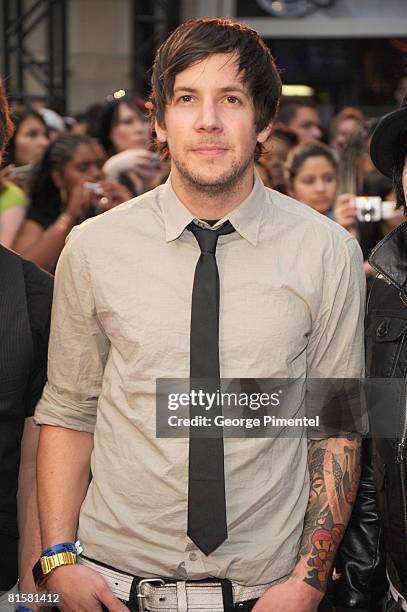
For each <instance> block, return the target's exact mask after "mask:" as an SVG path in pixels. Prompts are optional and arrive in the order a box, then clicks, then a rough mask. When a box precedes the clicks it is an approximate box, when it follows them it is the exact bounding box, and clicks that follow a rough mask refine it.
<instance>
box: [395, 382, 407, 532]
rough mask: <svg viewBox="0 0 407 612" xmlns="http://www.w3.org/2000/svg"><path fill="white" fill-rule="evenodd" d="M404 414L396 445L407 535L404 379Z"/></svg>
mask: <svg viewBox="0 0 407 612" xmlns="http://www.w3.org/2000/svg"><path fill="white" fill-rule="evenodd" d="M404 400H405V404H404V414H403V422H402V426H401V431H400V434H401V435H400V437H399V440H400V442H399V443H398V444H397V463H398V464H399V470H400V486H401V505H402V510H403V520H404V533H407V497H406V496H407V486H406V458H407V457H406V452H405V451H406V439H407V403H406V402H407V380H406V379H404Z"/></svg>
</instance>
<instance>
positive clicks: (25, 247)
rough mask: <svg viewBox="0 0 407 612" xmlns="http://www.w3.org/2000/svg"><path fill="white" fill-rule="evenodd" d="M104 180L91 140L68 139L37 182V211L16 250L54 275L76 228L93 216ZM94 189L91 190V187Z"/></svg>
mask: <svg viewBox="0 0 407 612" xmlns="http://www.w3.org/2000/svg"><path fill="white" fill-rule="evenodd" d="M102 178H103V175H102V171H101V169H100V166H99V164H98V158H97V155H96V151H95V149H94V147H93V145H92V141H91V140H90V139H89V138H88V137H87V136H80V135H77V134H76V135H74V134H72V135H62V136H59V137H58V138H56V139H55V140H54V141H53V142H52V143H50V145H49V146H48V148H47V149H46V151H45V154H44V156H43V159H42V161H41V162H40V164H39V165H38V168H37V170H36V172H35V174H34V176H33V177H32V185H31V206H30V209H29V211H28V214H27V218H26V220H25V222H24V224H23V226H22V228H21V231H20V233H19V235H18V236H17V240H16V242H15V244H14V245H13V248H14V249H15V250H16V251H17V252H18V253H20V254H21V255H22V256H23V257H25V258H27V259H30V260H32V261H34V262H35V263H36V264H38V265H39V266H41V267H42V268H44V269H45V270H48V271H53V270H54V268H55V265H56V263H57V260H58V257H59V255H60V253H61V251H62V248H63V246H64V244H65V238H66V236H67V235H68V233H69V232H70V231H71V229H72V227H73V226H74V225H76V224H77V223H79V222H80V221H82V220H83V219H84V218H86V217H87V216H90V215H91V214H92V204H96V203H97V198H96V194H95V189H96V185H91V184H92V183H93V184H95V183H97V182H98V181H100V180H101V179H102ZM87 182H88V183H90V185H88V186H86V183H87Z"/></svg>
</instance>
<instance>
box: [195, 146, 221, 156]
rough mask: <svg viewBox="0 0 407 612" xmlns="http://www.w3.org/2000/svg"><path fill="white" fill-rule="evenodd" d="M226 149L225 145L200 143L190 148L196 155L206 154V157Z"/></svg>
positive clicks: (219, 153) (218, 153)
mask: <svg viewBox="0 0 407 612" xmlns="http://www.w3.org/2000/svg"><path fill="white" fill-rule="evenodd" d="M227 150H228V149H227V147H222V146H221V145H201V146H199V147H194V148H193V149H192V151H193V152H194V153H197V154H198V155H207V156H208V157H212V156H215V155H222V154H223V153H225V152H226V151H227Z"/></svg>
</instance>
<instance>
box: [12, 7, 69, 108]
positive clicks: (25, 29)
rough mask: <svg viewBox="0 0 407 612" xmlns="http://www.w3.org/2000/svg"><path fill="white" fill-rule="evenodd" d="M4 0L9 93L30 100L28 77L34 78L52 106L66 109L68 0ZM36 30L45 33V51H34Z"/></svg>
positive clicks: (39, 33)
mask: <svg viewBox="0 0 407 612" xmlns="http://www.w3.org/2000/svg"><path fill="white" fill-rule="evenodd" d="M0 2H1V6H2V20H3V23H2V30H3V44H2V47H3V53H2V77H3V79H4V80H5V83H6V88H7V93H8V95H9V97H10V98H11V99H13V98H14V99H21V100H23V101H24V100H27V95H26V85H27V80H28V79H33V80H34V81H35V82H36V83H37V84H38V85H39V88H38V89H39V95H41V96H43V97H44V98H45V100H46V102H47V104H48V106H50V107H52V108H54V109H55V110H57V111H58V112H60V113H64V112H65V110H66V97H67V96H66V94H67V49H66V38H67V37H66V29H67V25H66V13H67V11H66V0H0ZM33 33H37V34H38V35H39V36H40V37H41V42H42V43H43V49H42V50H41V52H39V51H38V50H36V51H34V50H33V49H32V46H31V45H30V40H29V38H30V36H31V35H32V34H33Z"/></svg>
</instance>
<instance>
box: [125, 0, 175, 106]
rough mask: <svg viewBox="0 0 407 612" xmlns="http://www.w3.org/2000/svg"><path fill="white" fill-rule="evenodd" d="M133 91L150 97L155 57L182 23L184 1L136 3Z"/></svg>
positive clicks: (159, 0) (156, 0)
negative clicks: (181, 8) (167, 38)
mask: <svg viewBox="0 0 407 612" xmlns="http://www.w3.org/2000/svg"><path fill="white" fill-rule="evenodd" d="M132 10H133V27H132V32H133V43H132V44H133V49H132V62H131V65H132V75H133V90H134V91H135V92H136V93H137V94H138V95H140V96H141V97H146V96H147V95H148V93H149V88H150V74H151V68H152V65H153V62H154V55H155V52H156V50H157V48H158V47H159V46H160V44H161V43H162V42H163V40H164V39H165V38H166V37H167V36H168V35H169V34H170V33H171V32H172V31H173V30H174V29H175V28H176V27H177V26H178V25H179V23H180V0H154V2H152V1H151V0H133V6H132Z"/></svg>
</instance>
